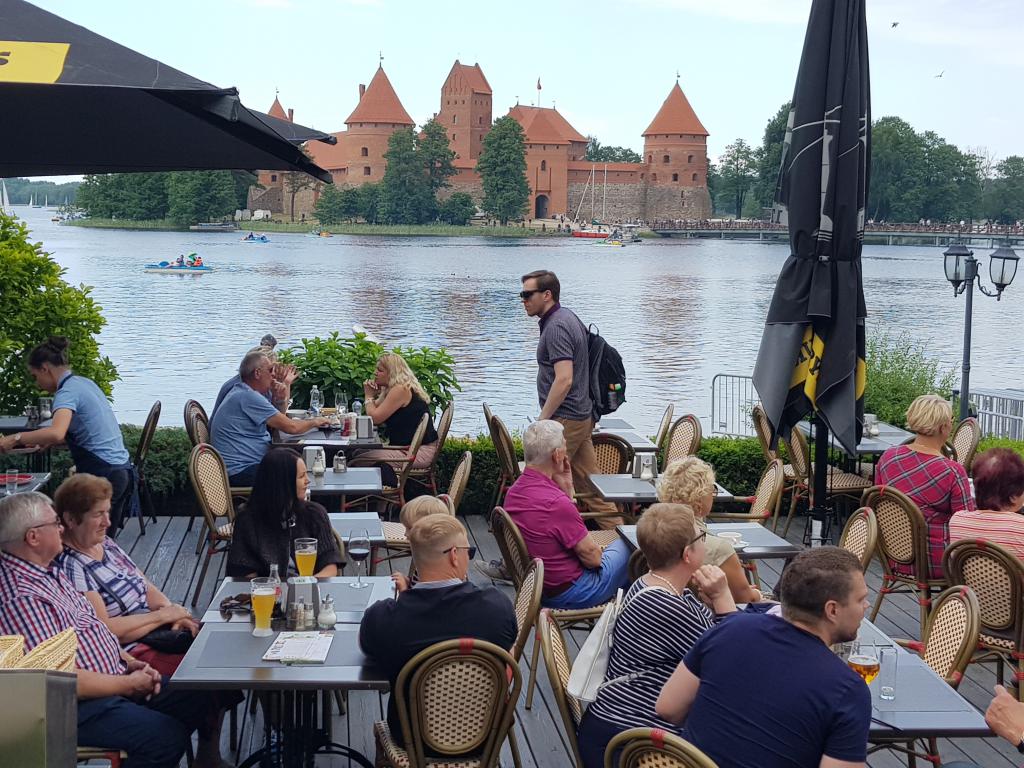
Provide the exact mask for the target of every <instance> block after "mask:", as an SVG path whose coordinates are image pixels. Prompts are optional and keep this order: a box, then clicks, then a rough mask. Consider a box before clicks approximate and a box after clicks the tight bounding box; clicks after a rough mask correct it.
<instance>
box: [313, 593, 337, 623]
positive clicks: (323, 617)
mask: <svg viewBox="0 0 1024 768" xmlns="http://www.w3.org/2000/svg"><path fill="white" fill-rule="evenodd" d="M316 623H317V624H318V625H319V626H320V629H334V625H335V624H337V623H338V614H337V613H336V612H335V610H334V598H333V597H331V596H330V595H328V596H327V597H325V598H324V599H323V601H322V602H321V603H320V615H319V616H318V617H317V620H316Z"/></svg>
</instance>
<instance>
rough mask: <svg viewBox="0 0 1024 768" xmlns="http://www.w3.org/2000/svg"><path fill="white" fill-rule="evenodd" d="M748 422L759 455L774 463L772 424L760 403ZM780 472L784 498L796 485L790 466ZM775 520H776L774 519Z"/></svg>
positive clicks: (793, 472)
mask: <svg viewBox="0 0 1024 768" xmlns="http://www.w3.org/2000/svg"><path fill="white" fill-rule="evenodd" d="M750 421H751V423H752V424H753V425H754V432H755V434H756V435H757V442H758V443H759V444H760V446H761V453H763V454H764V459H765V461H774V460H775V459H778V458H780V457H779V452H778V450H777V448H772V424H771V422H770V421H768V415H767V414H766V413H765V412H764V408H762V407H761V404H760V403H758V404H757V405H755V406H754V407H753V408H752V409H751V411H750ZM776 445H777V444H776ZM782 471H783V472H784V473H785V475H786V485H785V487H784V488H783V489H782V495H783V496H785V495H786V494H787V493H792V492H793V488H794V486H795V485H796V484H795V482H794V480H795V478H796V472H795V471H794V470H793V465H792V464H783V465H782ZM777 520H778V518H777V517H776V521H777Z"/></svg>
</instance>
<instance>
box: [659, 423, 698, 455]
mask: <svg viewBox="0 0 1024 768" xmlns="http://www.w3.org/2000/svg"><path fill="white" fill-rule="evenodd" d="M699 450H700V420H699V419H698V418H697V417H696V416H694V415H693V414H692V413H688V414H686V415H685V416H680V417H679V418H678V419H677V420H676V423H675V424H673V425H672V428H671V429H670V430H669V431H668V438H667V440H666V444H665V466H666V467H667V466H668V465H669V464H671V463H672V462H673V461H675V460H676V459H682V458H684V457H686V456H693V455H695V454H696V453H697V451H699Z"/></svg>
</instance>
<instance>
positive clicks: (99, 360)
mask: <svg viewBox="0 0 1024 768" xmlns="http://www.w3.org/2000/svg"><path fill="white" fill-rule="evenodd" d="M0 275H3V281H4V285H3V289H2V290H0V413H21V412H22V410H24V408H25V406H26V405H30V404H31V403H33V402H34V401H35V399H36V398H37V397H38V396H39V394H40V392H39V388H38V387H36V384H35V382H34V381H33V380H32V377H31V376H30V375H29V373H28V369H27V368H26V367H25V361H26V357H27V355H28V352H29V351H30V350H31V349H32V347H34V346H35V345H37V344H39V343H41V342H43V341H45V340H46V338H47V337H48V336H67V338H68V340H69V341H70V342H71V346H70V349H69V355H70V361H71V367H72V368H74V369H75V372H76V373H78V374H81V375H82V376H86V377H88V378H90V379H92V380H93V381H95V382H96V383H97V384H98V385H99V387H100V389H102V390H103V391H104V392H105V393H106V394H107V396H109V395H110V386H111V384H112V383H113V382H114V381H116V380H117V378H118V375H117V369H116V368H115V367H114V364H113V363H112V362H111V361H110V358H107V357H104V356H102V355H100V351H99V344H98V343H97V342H96V334H98V333H99V332H100V329H102V328H103V326H104V325H105V323H106V321H105V320H104V319H103V316H102V315H101V314H100V306H99V305H98V304H97V303H96V302H95V301H93V299H92V298H91V297H90V296H89V292H90V290H91V289H90V288H88V287H86V286H84V285H82V286H79V287H78V288H75V287H73V286H71V285H69V284H68V283H66V282H64V280H63V279H62V277H63V275H64V269H63V268H62V267H60V266H59V265H58V264H57V262H55V261H54V260H53V259H52V258H50V255H49V254H48V253H46V252H44V251H43V250H42V248H41V247H40V246H39V244H32V243H30V242H29V239H28V228H27V227H26V226H25V225H24V224H22V223H20V222H18V221H17V220H16V219H14V218H12V217H9V216H4V215H3V214H2V213H0Z"/></svg>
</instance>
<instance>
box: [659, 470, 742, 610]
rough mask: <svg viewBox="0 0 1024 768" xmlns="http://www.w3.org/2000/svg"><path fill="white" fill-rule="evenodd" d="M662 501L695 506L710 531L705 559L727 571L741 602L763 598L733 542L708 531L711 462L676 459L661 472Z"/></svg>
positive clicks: (698, 519) (704, 528)
mask: <svg viewBox="0 0 1024 768" xmlns="http://www.w3.org/2000/svg"><path fill="white" fill-rule="evenodd" d="M658 501H661V502H665V503H667V504H685V505H687V506H688V507H690V509H692V510H693V515H694V520H695V522H696V524H697V527H698V528H699V529H700V530H701V531H702V532H704V533H707V538H706V539H705V542H704V547H705V555H704V562H705V563H706V564H707V565H716V566H718V567H719V568H721V569H722V570H723V571H724V572H725V578H726V579H727V581H728V582H729V591H730V592H732V596H733V599H734V600H735V601H736V602H737V603H756V602H759V601H760V600H761V599H762V598H761V592H760V590H758V589H757V588H755V587H753V586H751V584H750V582H748V581H747V577H746V574H745V573H744V572H743V566H742V565H740V559H739V557H738V556H737V554H736V550H735V549H733V546H732V543H731V542H729V541H726V540H725V539H720V538H719V537H718V536H715V535H714V534H713V533H708V526H707V522H706V518H707V516H708V514H709V513H710V512H711V505H712V504H713V503H714V501H715V470H713V469H712V468H711V465H710V464H708V463H707V462H704V461H701V460H700V459H698V458H697V457H696V456H687V457H685V458H682V459H679V460H677V461H673V462H672V463H671V464H669V465H668V466H667V467H666V468H665V471H664V472H662V473H661V478H660V479H659V481H658Z"/></svg>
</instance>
